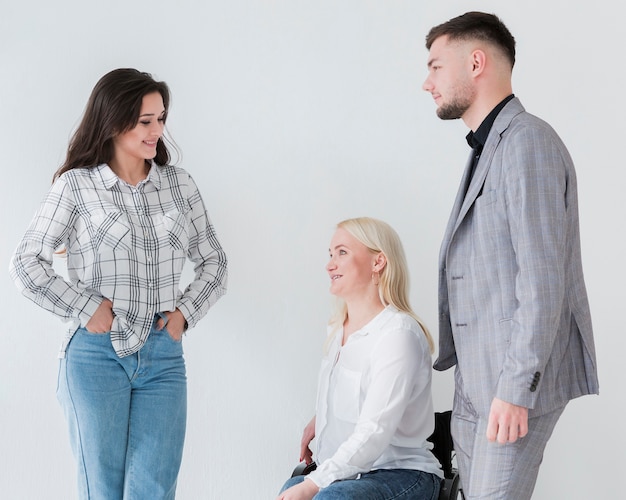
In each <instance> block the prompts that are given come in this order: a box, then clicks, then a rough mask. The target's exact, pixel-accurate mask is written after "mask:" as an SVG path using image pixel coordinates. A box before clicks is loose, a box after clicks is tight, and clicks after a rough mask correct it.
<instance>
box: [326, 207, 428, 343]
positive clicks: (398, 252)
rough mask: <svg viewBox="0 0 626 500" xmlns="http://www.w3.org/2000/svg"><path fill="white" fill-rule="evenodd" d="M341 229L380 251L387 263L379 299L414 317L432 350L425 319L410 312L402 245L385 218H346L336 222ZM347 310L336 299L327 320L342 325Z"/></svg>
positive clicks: (368, 246) (381, 275) (406, 268)
mask: <svg viewBox="0 0 626 500" xmlns="http://www.w3.org/2000/svg"><path fill="white" fill-rule="evenodd" d="M339 228H341V229H344V230H346V231H348V233H350V234H351V235H352V236H354V237H355V238H356V239H357V240H358V241H360V242H361V243H363V245H365V246H366V247H367V248H368V249H369V250H370V251H371V252H372V253H376V254H377V253H381V252H382V253H383V254H384V255H385V257H386V258H387V264H386V265H385V267H384V268H383V270H382V271H381V272H380V279H379V284H378V294H379V296H380V300H381V302H382V303H383V304H384V305H385V306H387V305H389V304H391V305H392V306H394V307H395V308H396V309H398V310H399V311H403V312H405V313H407V314H408V315H409V316H411V317H412V318H414V319H415V321H417V323H418V324H419V325H420V327H421V328H422V330H423V331H424V335H425V336H426V340H427V341H428V346H429V347H430V352H431V354H432V353H433V352H434V350H435V344H434V342H433V338H432V336H431V335H430V332H429V331H428V328H427V327H426V325H425V324H424V322H423V321H422V320H421V319H420V318H419V316H417V314H415V313H414V312H413V310H412V309H411V306H410V304H409V271H408V265H407V262H406V257H405V254H404V248H403V247H402V242H401V241H400V237H399V236H398V233H396V231H395V230H394V229H393V228H392V227H391V226H390V225H389V224H387V223H386V222H383V221H381V220H378V219H373V218H371V217H358V218H355V219H346V220H344V221H342V222H340V223H339V224H337V229H339ZM347 314H348V309H347V306H346V303H345V302H344V301H343V300H339V303H338V308H337V311H336V313H335V314H334V315H333V317H332V318H331V321H330V323H331V324H332V325H337V326H338V327H339V326H341V325H343V324H344V322H345V320H346V317H347Z"/></svg>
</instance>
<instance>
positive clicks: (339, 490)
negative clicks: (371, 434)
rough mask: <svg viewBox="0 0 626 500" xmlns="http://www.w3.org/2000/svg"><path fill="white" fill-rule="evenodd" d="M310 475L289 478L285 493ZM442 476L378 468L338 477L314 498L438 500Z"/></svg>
mask: <svg viewBox="0 0 626 500" xmlns="http://www.w3.org/2000/svg"><path fill="white" fill-rule="evenodd" d="M305 479H306V476H296V477H292V478H291V479H288V480H287V482H286V483H285V485H284V486H283V488H282V489H281V490H280V492H281V493H282V492H283V491H285V490H286V489H287V488H290V487H292V486H295V485H296V484H299V483H301V482H302V481H304V480H305ZM440 486H441V479H439V477H437V476H436V475H435V474H430V473H428V472H422V471H419V470H406V469H378V470H373V471H371V472H368V473H366V474H362V475H361V477H360V478H359V479H344V480H342V481H335V482H334V483H332V484H330V485H329V486H327V487H326V488H323V489H322V490H320V491H319V493H318V494H317V495H315V496H314V497H313V500H391V499H393V500H437V498H439V488H440Z"/></svg>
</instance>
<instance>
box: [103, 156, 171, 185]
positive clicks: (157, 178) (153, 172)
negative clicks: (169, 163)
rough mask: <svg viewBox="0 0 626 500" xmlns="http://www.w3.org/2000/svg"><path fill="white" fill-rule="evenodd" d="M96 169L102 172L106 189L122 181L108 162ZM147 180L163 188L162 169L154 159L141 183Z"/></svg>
mask: <svg viewBox="0 0 626 500" xmlns="http://www.w3.org/2000/svg"><path fill="white" fill-rule="evenodd" d="M96 170H97V172H98V173H99V174H100V178H101V179H102V184H103V185H104V187H105V188H106V189H111V188H112V187H113V186H115V184H117V183H118V182H119V181H120V178H119V177H118V176H117V175H115V173H114V172H113V170H111V167H109V166H108V165H107V164H106V163H102V164H100V165H98V166H97V167H96ZM147 182H151V183H152V184H154V187H155V188H156V189H161V182H162V180H161V171H160V169H159V167H158V166H157V165H156V163H154V161H153V162H152V164H151V166H150V170H149V171H148V176H147V177H146V179H145V180H144V181H142V182H141V183H142V184H145V183H147Z"/></svg>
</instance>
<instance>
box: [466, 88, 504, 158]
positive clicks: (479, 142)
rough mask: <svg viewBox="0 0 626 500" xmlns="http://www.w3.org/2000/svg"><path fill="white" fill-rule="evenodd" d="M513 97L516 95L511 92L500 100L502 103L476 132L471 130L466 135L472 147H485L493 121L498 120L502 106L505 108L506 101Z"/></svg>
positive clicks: (476, 148) (479, 148)
mask: <svg viewBox="0 0 626 500" xmlns="http://www.w3.org/2000/svg"><path fill="white" fill-rule="evenodd" d="M513 97H515V95H513V94H511V95H509V96H507V97H505V98H504V99H503V100H502V101H500V103H499V104H498V105H497V106H496V107H495V108H493V109H492V110H491V113H489V114H488V115H487V117H486V118H485V119H484V120H483V122H482V123H481V124H480V126H479V127H478V128H477V129H476V132H473V131H471V130H470V132H469V134H467V136H465V139H466V140H467V143H468V144H469V147H470V148H472V149H474V150H477V151H481V150H482V149H483V146H484V145H485V142H487V136H488V135H489V132H490V131H491V127H492V126H493V122H495V121H496V117H497V116H498V115H499V114H500V111H502V108H504V106H506V103H507V102H509V101H510V100H511V99H513Z"/></svg>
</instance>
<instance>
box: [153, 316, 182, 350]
mask: <svg viewBox="0 0 626 500" xmlns="http://www.w3.org/2000/svg"><path fill="white" fill-rule="evenodd" d="M163 314H165V316H167V324H165V323H164V321H163V318H159V319H158V321H157V324H156V327H157V328H158V329H159V330H162V329H163V327H165V329H166V330H167V333H169V334H170V337H172V338H173V339H174V340H175V341H176V342H180V340H181V339H182V338H183V333H185V316H183V313H182V312H180V309H176V310H175V311H174V312H170V311H165V312H164V313H163Z"/></svg>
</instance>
